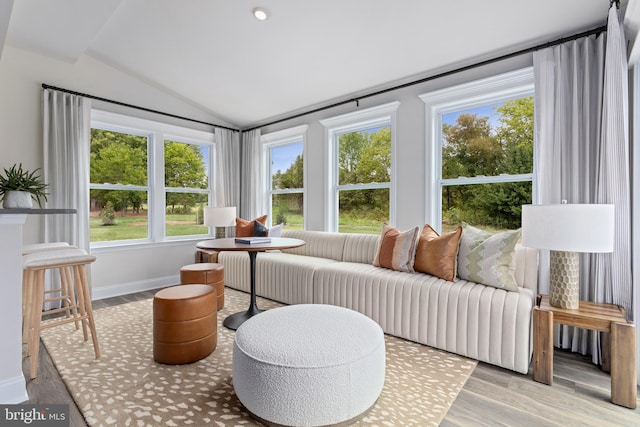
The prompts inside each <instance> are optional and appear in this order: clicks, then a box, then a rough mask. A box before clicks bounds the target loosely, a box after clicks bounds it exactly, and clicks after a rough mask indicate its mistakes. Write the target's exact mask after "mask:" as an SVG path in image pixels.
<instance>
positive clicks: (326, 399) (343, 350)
mask: <svg viewBox="0 0 640 427" xmlns="http://www.w3.org/2000/svg"><path fill="white" fill-rule="evenodd" d="M384 375H385V342H384V334H383V332H382V328H380V326H379V325H378V324H377V323H376V322H374V321H373V320H371V319H369V318H368V317H366V316H365V315H363V314H361V313H358V312H356V311H353V310H349V309H346V308H343V307H337V306H332V305H323V304H298V305H291V306H285V307H280V308H276V309H272V310H268V311H265V312H263V313H261V314H259V315H257V316H253V317H252V318H250V319H249V320H247V321H246V322H244V323H243V324H242V325H241V326H240V327H239V328H238V330H237V331H236V336H235V340H234V346H233V387H234V389H235V391H236V395H237V396H238V399H239V400H240V402H241V403H242V404H243V405H244V407H245V408H246V409H247V411H248V412H250V413H251V414H252V415H253V416H254V417H255V418H257V419H258V420H259V421H262V422H263V423H265V424H267V425H271V424H276V425H287V426H302V425H304V426H324V425H333V424H340V425H343V424H342V423H344V425H346V424H347V423H349V422H352V421H355V420H357V419H359V418H360V417H362V416H363V415H364V414H365V413H366V412H367V411H368V410H369V409H370V408H371V407H372V406H373V405H374V404H375V402H376V401H377V399H378V396H379V395H380V393H381V391H382V387H383V385H384Z"/></svg>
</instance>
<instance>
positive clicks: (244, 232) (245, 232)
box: [236, 215, 267, 237]
mask: <svg viewBox="0 0 640 427" xmlns="http://www.w3.org/2000/svg"><path fill="white" fill-rule="evenodd" d="M254 221H258V222H259V223H261V224H262V225H264V224H266V222H267V216H266V215H262V216H261V217H258V218H256V219H254V220H253V221H248V220H246V219H242V218H236V237H251V236H253V223H254Z"/></svg>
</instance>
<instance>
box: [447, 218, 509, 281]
mask: <svg viewBox="0 0 640 427" xmlns="http://www.w3.org/2000/svg"><path fill="white" fill-rule="evenodd" d="M519 239H520V230H515V231H505V232H503V233H498V234H491V233H489V232H486V231H484V230H480V229H479V228H476V227H473V226H471V225H469V224H466V223H462V238H461V239H460V247H459V250H458V277H460V278H461V279H465V280H470V281H472V282H476V283H481V284H483V285H487V286H493V287H496V288H500V289H504V290H507V291H514V292H518V285H517V284H516V279H515V276H514V272H515V248H516V244H517V243H518V240H519Z"/></svg>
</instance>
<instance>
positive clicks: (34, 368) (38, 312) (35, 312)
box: [30, 270, 44, 379]
mask: <svg viewBox="0 0 640 427" xmlns="http://www.w3.org/2000/svg"><path fill="white" fill-rule="evenodd" d="M35 276H36V279H35V282H36V287H35V289H33V292H35V295H34V304H33V307H32V308H31V312H32V316H31V325H32V328H31V336H30V338H31V339H30V342H31V371H30V374H31V379H34V378H35V377H36V376H37V374H38V356H39V353H40V322H41V321H42V304H43V302H44V270H38V271H37V272H36V273H35Z"/></svg>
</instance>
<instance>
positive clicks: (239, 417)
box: [42, 288, 477, 426]
mask: <svg viewBox="0 0 640 427" xmlns="http://www.w3.org/2000/svg"><path fill="white" fill-rule="evenodd" d="M248 301H249V296H248V295H247V294H245V293H243V292H238V291H235V290H233V289H228V288H227V289H226V290H225V308H224V310H222V311H221V312H220V313H219V314H218V322H219V323H218V345H217V348H216V350H215V351H214V352H213V353H212V354H211V355H210V356H208V357H207V358H205V359H203V360H201V361H199V362H195V363H192V364H189V365H181V366H169V365H162V364H158V363H156V362H154V360H153V343H152V334H153V325H152V310H153V308H152V307H153V305H152V300H151V299H149V300H144V301H137V302H132V303H128V304H123V305H119V306H114V307H108V308H103V309H99V310H95V319H96V327H97V330H98V338H99V342H100V350H101V352H102V357H101V358H100V359H95V358H94V353H93V347H92V345H91V340H89V341H88V342H86V343H85V342H83V341H82V331H81V330H80V331H75V330H74V329H73V326H72V325H70V326H69V327H68V328H67V327H60V328H51V329H45V330H43V331H42V339H43V341H44V343H45V345H46V347H47V350H48V351H49V353H50V354H51V357H52V358H53V360H54V363H55V365H56V367H57V368H58V371H59V372H60V375H61V376H62V379H63V380H64V382H65V384H66V385H67V388H68V389H69V391H70V392H71V395H72V396H73V398H74V400H75V401H76V403H77V404H78V407H79V408H80V411H82V413H83V415H84V417H85V419H86V421H87V423H88V424H89V425H91V426H110V425H113V426H129V425H131V426H158V425H166V426H183V425H184V426H211V425H216V426H254V425H261V424H260V423H258V422H257V421H255V420H254V419H252V418H251V417H250V416H249V415H248V414H247V413H246V412H245V411H244V410H243V408H242V405H241V404H240V402H239V401H238V399H237V397H236V395H235V393H234V390H233V384H232V378H231V372H232V366H231V359H232V357H231V356H232V352H233V338H234V334H235V332H234V331H231V330H229V329H227V328H225V327H223V326H222V320H223V319H224V318H225V317H226V316H227V315H229V314H231V313H235V312H238V311H243V310H245V309H246V307H247V306H248V304H249V303H248ZM258 306H259V307H260V308H264V309H267V308H274V307H278V306H280V304H278V303H276V302H273V301H269V300H265V299H262V298H258ZM385 340H386V356H387V367H386V377H385V385H384V389H383V391H382V394H381V396H380V398H379V399H378V402H377V404H376V406H375V407H374V408H373V409H372V410H371V411H370V412H369V413H368V414H367V415H366V416H365V417H364V418H362V419H361V420H360V421H358V422H357V423H356V424H354V425H356V426H369V425H378V426H400V425H402V426H409V425H415V426H428V425H438V424H439V423H440V421H441V420H442V419H443V417H444V416H445V414H446V413H447V411H448V409H449V407H450V406H451V404H452V403H453V401H454V400H455V398H456V396H457V395H458V393H459V391H460V389H461V388H462V387H463V385H464V383H465V382H466V380H467V378H468V377H469V376H470V375H471V373H472V372H473V369H474V368H475V366H476V365H477V362H476V361H474V360H470V359H466V358H464V357H461V356H456V355H454V354H450V353H447V352H443V351H439V350H434V349H432V348H429V347H426V346H424V345H421V344H417V343H413V342H410V341H405V340H403V339H399V338H395V337H392V336H388V335H386V336H385Z"/></svg>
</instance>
